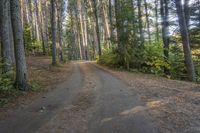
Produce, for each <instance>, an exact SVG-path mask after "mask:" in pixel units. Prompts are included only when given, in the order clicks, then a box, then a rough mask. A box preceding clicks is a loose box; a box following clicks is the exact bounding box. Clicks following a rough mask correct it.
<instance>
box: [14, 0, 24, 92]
mask: <svg viewBox="0 0 200 133" xmlns="http://www.w3.org/2000/svg"><path fill="white" fill-rule="evenodd" d="M10 3H11V20H12V28H13V36H14V44H15V60H16V87H17V88H19V89H21V90H27V89H28V87H27V78H28V75H27V67H26V59H25V52H24V40H23V29H22V21H21V17H20V3H19V0H10Z"/></svg>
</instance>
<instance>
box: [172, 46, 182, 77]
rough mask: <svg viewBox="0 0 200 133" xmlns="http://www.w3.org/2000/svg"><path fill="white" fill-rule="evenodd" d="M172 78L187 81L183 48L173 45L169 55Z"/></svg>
mask: <svg viewBox="0 0 200 133" xmlns="http://www.w3.org/2000/svg"><path fill="white" fill-rule="evenodd" d="M169 54H170V55H169V64H170V66H171V67H170V74H171V75H170V76H171V78H172V79H185V78H186V68H185V64H184V55H183V50H182V46H180V45H172V46H171V47H170V53H169Z"/></svg>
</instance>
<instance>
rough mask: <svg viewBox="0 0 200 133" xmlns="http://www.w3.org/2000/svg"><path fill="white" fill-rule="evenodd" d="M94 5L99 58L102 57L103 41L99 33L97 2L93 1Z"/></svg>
mask: <svg viewBox="0 0 200 133" xmlns="http://www.w3.org/2000/svg"><path fill="white" fill-rule="evenodd" d="M93 3H94V14H95V22H96V32H97V42H98V44H97V45H98V50H99V56H101V54H102V53H101V41H100V32H99V19H98V14H97V13H98V12H97V7H96V6H97V3H96V0H93Z"/></svg>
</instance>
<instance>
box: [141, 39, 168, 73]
mask: <svg viewBox="0 0 200 133" xmlns="http://www.w3.org/2000/svg"><path fill="white" fill-rule="evenodd" d="M143 60H144V65H143V67H142V69H143V70H142V71H144V72H150V73H153V74H158V75H163V74H164V73H163V68H167V69H170V65H169V63H168V62H166V61H165V59H164V56H163V46H162V43H160V42H157V43H154V44H151V45H150V44H146V45H145V46H144V55H143Z"/></svg>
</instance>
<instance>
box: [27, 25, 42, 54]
mask: <svg viewBox="0 0 200 133" xmlns="http://www.w3.org/2000/svg"><path fill="white" fill-rule="evenodd" d="M24 43H25V49H26V54H28V55H29V54H35V52H37V53H39V52H42V42H41V41H38V40H36V39H33V38H32V28H31V26H30V25H28V24H25V26H24Z"/></svg>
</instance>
